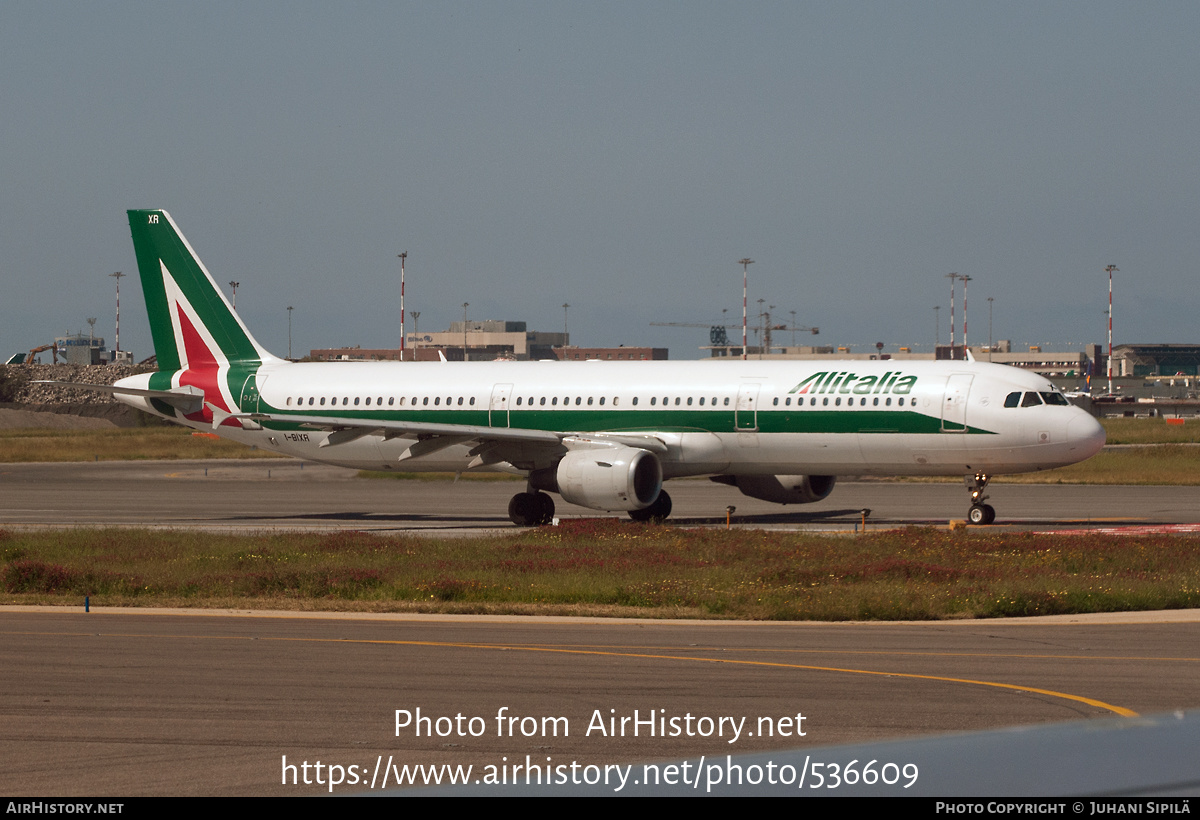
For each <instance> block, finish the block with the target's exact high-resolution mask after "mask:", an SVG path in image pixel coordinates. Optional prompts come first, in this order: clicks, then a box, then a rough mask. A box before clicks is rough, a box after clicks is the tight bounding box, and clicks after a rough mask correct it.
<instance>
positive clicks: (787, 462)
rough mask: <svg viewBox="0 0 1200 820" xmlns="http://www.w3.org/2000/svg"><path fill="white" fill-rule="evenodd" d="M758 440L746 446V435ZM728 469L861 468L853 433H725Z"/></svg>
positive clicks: (829, 471) (827, 471) (816, 471)
mask: <svg viewBox="0 0 1200 820" xmlns="http://www.w3.org/2000/svg"><path fill="white" fill-rule="evenodd" d="M748 435H754V436H755V438H756V439H757V441H756V442H755V445H754V446H752V447H749V446H746V442H745V438H746V437H747V436H748ZM722 438H723V439H724V441H725V446H726V449H727V450H728V452H729V456H730V458H729V465H728V467H727V470H728V472H730V473H735V474H737V475H784V474H788V475H791V474H807V475H847V474H855V473H861V472H862V471H863V466H864V464H863V455H862V451H861V449H860V447H859V443H858V435H857V434H854V433H773V434H771V433H758V434H737V433H729V434H724V435H723V436H722Z"/></svg>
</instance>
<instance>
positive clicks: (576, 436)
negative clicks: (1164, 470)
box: [110, 210, 1104, 526]
mask: <svg viewBox="0 0 1200 820" xmlns="http://www.w3.org/2000/svg"><path fill="white" fill-rule="evenodd" d="M129 227H130V230H131V231H132V234H133V245H134V250H135V252H136V254H137V262H138V270H139V272H140V274H141V283H142V291H143V293H144V295H145V298H146V308H147V310H148V311H149V314H150V326H151V330H152V333H153V336H154V352H155V353H156V354H157V357H158V368H159V369H158V371H157V372H154V373H146V374H142V375H138V376H131V377H129V378H126V379H122V380H120V381H119V382H117V383H116V385H114V386H113V387H111V388H110V389H111V390H112V392H113V393H114V394H115V395H116V397H117V398H118V399H120V400H121V401H123V402H125V403H127V404H130V405H132V406H134V407H137V408H139V409H142V410H146V411H147V412H150V413H153V414H155V415H158V416H162V417H164V418H168V419H171V420H173V421H177V422H179V423H181V424H185V425H187V426H189V427H195V428H197V429H212V430H214V431H216V432H217V433H219V434H221V435H223V436H226V437H228V438H231V439H234V440H236V441H240V442H242V443H244V444H251V445H255V446H258V447H261V448H263V449H267V450H274V451H276V452H279V453H284V454H287V455H290V456H296V457H298V458H303V459H309V460H311V461H320V462H325V463H327V464H337V465H342V466H345V467H354V468H358V469H366V470H405V471H415V470H436V471H449V472H464V471H473V470H492V471H502V472H508V473H515V474H518V475H523V476H525V477H526V481H527V484H526V489H525V492H521V493H517V494H516V495H514V496H513V498H512V501H511V502H510V503H509V505H508V514H509V517H510V518H511V519H512V521H513V523H515V524H517V525H520V526H530V525H540V524H546V523H548V522H550V521H551V519H552V518H553V516H554V501H553V499H552V498H551V496H550V495H548V494H547V493H558V494H559V495H560V496H562V497H563V498H564V499H566V500H567V501H569V502H571V503H573V504H578V505H581V506H584V507H590V508H591V509H594V510H610V511H611V510H621V511H627V512H628V513H629V515H630V516H631V517H632V518H635V519H639V520H650V519H662V518H665V517H666V516H667V515H668V514H669V513H670V511H671V499H670V496H668V495H667V493H666V491H665V490H663V482H664V481H665V480H667V479H672V478H680V477H683V476H710V477H711V479H712V480H713V481H718V482H721V483H724V484H729V485H732V486H734V487H736V488H738V489H739V490H740V491H741V492H742V493H744V494H745V495H748V496H751V497H753V498H759V499H764V500H766V501H773V502H776V503H779V504H804V503H808V502H813V501H819V500H820V499H823V498H825V497H826V496H827V495H829V493H830V492H831V491H832V490H833V486H834V482H835V481H836V479H837V476H839V475H876V476H892V475H926V476H960V475H961V476H965V478H966V484H967V488H968V490H969V491H970V495H971V506H970V510H969V513H968V518H969V519H970V520H971V521H972V522H974V523H976V524H987V523H991V522H992V521H993V520H994V519H995V514H996V513H995V510H994V509H993V508H992V507H991V505H989V504H986V503H985V500H986V498H987V497H986V496H985V495H984V491H985V488H986V487H987V483H988V480H989V478H990V477H991V476H993V475H997V474H1000V473H1023V472H1033V471H1036V470H1046V469H1050V468H1052V467H1060V466H1062V465H1065V464H1072V463H1074V462H1077V461H1082V460H1084V459H1086V458H1088V457H1089V456H1091V455H1093V454H1095V453H1096V452H1097V451H1099V450H1100V448H1101V447H1102V446H1103V445H1104V431H1103V429H1102V428H1101V427H1100V425H1099V424H1098V423H1097V422H1096V420H1095V419H1093V418H1092V417H1091V416H1090V415H1089V414H1088V413H1086V412H1085V411H1083V410H1081V409H1079V408H1077V407H1074V406H1073V405H1071V403H1070V402H1068V401H1067V399H1066V398H1065V397H1064V396H1063V394H1062V392H1060V391H1059V390H1058V389H1057V388H1055V387H1054V386H1053V385H1052V384H1051V383H1050V382H1048V381H1046V379H1044V378H1041V377H1040V376H1037V375H1034V374H1032V373H1028V372H1025V371H1022V370H1018V369H1016V368H1012V367H1004V366H1001V365H992V364H984V363H979V362H973V361H932V362H912V361H888V360H883V361H827V362H826V361H821V362H802V361H740V360H738V361H728V360H726V361H685V362H678V361H675V362H574V363H568V362H463V363H459V362H429V363H413V362H346V363H336V362H333V363H325V362H314V363H293V362H288V361H285V360H283V359H280V358H278V357H276V356H273V355H271V354H270V353H268V352H267V350H266V349H265V348H264V347H263V346H262V345H260V344H259V343H258V342H257V341H255V339H254V337H253V336H251V335H250V331H249V330H247V329H246V327H245V325H243V324H242V321H241V319H240V318H239V317H238V315H237V314H236V313H235V312H234V311H233V309H232V308H231V307H230V305H229V303H228V302H227V301H226V299H225V296H224V294H222V293H221V290H220V289H219V288H218V287H217V285H216V282H215V281H214V280H213V278H212V276H211V275H210V274H209V273H208V271H207V270H206V269H205V268H204V266H203V265H202V264H201V262H200V260H199V258H198V257H197V256H196V254H195V252H194V251H193V250H192V248H191V246H190V245H189V244H188V242H187V240H186V239H184V237H183V234H181V233H180V231H179V229H178V227H176V225H175V222H174V221H173V220H172V219H171V217H170V215H169V214H168V213H167V212H166V211H147V210H137V211H129Z"/></svg>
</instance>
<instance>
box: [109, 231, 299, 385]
mask: <svg viewBox="0 0 1200 820" xmlns="http://www.w3.org/2000/svg"><path fill="white" fill-rule="evenodd" d="M128 213H129V231H130V233H131V234H132V235H133V249H134V252H135V253H136V255H137V263H138V273H139V274H140V276H141V280H142V293H143V294H144V295H145V298H146V311H147V313H149V316H150V331H151V333H152V335H153V337H154V353H155V355H156V356H157V357H158V369H159V370H160V371H175V370H186V369H189V368H193V369H194V368H207V367H213V366H216V367H221V366H225V365H230V364H234V363H246V364H249V363H253V362H263V361H268V360H273V359H275V358H276V357H274V356H272V355H271V354H270V353H268V352H267V350H266V349H265V348H264V347H263V346H262V345H260V344H259V343H258V342H257V341H255V340H254V337H253V336H251V335H250V331H249V330H247V329H246V326H245V325H244V324H242V320H241V319H240V318H238V315H237V313H235V312H234V310H233V308H232V307H231V306H230V304H229V302H228V301H226V299H225V294H223V293H222V292H221V289H220V288H219V287H217V283H216V282H215V281H214V280H213V278H212V276H211V275H210V274H209V272H208V271H207V270H206V269H205V267H204V265H203V264H202V263H201V262H200V259H199V258H198V257H197V256H196V253H195V251H193V250H192V246H191V245H189V244H188V241H187V240H186V239H184V237H183V234H182V233H181V232H180V231H179V228H178V226H176V225H175V221H174V220H173V219H171V215H170V214H168V213H167V212H166V211H140V210H139V211H129V212H128Z"/></svg>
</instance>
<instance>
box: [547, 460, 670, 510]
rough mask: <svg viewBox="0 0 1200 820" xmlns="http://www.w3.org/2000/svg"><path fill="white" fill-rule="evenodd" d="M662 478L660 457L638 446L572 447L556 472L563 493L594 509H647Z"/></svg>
mask: <svg viewBox="0 0 1200 820" xmlns="http://www.w3.org/2000/svg"><path fill="white" fill-rule="evenodd" d="M662 480H663V479H662V465H661V464H659V462H658V457H657V456H655V455H654V453H651V452H650V451H649V450H639V449H638V448H636V447H597V448H594V449H592V448H589V449H584V450H572V451H571V452H569V453H567V454H566V455H565V456H563V458H562V461H560V462H558V469H557V470H556V472H555V482H556V483H557V485H558V492H559V493H560V494H561V495H562V497H563V498H564V499H566V500H567V501H570V502H571V503H572V504H578V505H580V506H581V507H591V508H592V509H593V510H641V509H644V508H646V507H648V506H650V505H651V504H652V503H654V499H656V498H658V493H659V491H660V490H661V489H662Z"/></svg>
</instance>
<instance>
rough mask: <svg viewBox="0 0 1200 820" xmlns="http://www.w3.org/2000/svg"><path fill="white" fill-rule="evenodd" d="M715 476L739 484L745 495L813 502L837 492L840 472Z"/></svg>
mask: <svg viewBox="0 0 1200 820" xmlns="http://www.w3.org/2000/svg"><path fill="white" fill-rule="evenodd" d="M712 480H713V481H716V482H719V483H721V484H729V485H730V486H733V487H737V488H738V489H739V490H741V491H742V495H748V496H750V497H751V498H758V499H762V500H763V501H771V502H773V503H775V504H811V503H812V502H814V501H820V500H821V499H822V498H825V497H826V496H827V495H829V494H830V493H831V492H833V485H834V484H835V483H836V482H837V476H833V475H717V476H713V477H712Z"/></svg>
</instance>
